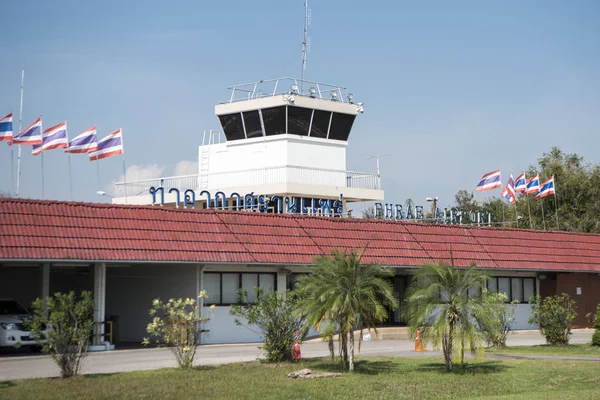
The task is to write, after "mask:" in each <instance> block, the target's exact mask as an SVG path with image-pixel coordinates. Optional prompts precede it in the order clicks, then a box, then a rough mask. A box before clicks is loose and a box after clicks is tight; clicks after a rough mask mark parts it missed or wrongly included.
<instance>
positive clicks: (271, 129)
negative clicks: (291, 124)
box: [261, 106, 285, 136]
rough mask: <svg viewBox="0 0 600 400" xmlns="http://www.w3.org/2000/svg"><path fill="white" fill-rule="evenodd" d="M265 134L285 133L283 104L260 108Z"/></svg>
mask: <svg viewBox="0 0 600 400" xmlns="http://www.w3.org/2000/svg"><path fill="white" fill-rule="evenodd" d="M261 112H262V116H263V122H264V124H265V133H266V134H267V136H272V135H281V134H283V133H285V106H282V107H273V108H264V109H262V110H261Z"/></svg>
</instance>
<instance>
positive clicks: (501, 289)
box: [487, 277, 535, 303]
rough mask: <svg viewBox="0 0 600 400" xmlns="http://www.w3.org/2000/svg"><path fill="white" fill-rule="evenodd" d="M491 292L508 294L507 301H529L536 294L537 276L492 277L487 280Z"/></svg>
mask: <svg viewBox="0 0 600 400" xmlns="http://www.w3.org/2000/svg"><path fill="white" fill-rule="evenodd" d="M487 290H488V291H489V292H490V293H504V294H506V302H507V303H508V302H511V301H513V300H518V301H519V303H529V299H530V298H531V297H533V296H535V278H509V277H492V278H491V279H490V280H489V281H488V282H487Z"/></svg>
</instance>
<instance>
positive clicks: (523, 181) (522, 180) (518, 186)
mask: <svg viewBox="0 0 600 400" xmlns="http://www.w3.org/2000/svg"><path fill="white" fill-rule="evenodd" d="M526 190H527V178H526V177H525V173H522V174H521V175H519V176H517V179H516V180H515V192H516V193H523V192H525V191H526Z"/></svg>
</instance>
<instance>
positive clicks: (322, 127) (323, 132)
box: [310, 110, 331, 138]
mask: <svg viewBox="0 0 600 400" xmlns="http://www.w3.org/2000/svg"><path fill="white" fill-rule="evenodd" d="M330 118H331V113H330V112H329V111H321V110H315V114H314V115H313V120H312V126H311V128H310V136H311V137H318V138H326V137H327V131H328V129H329V120H330Z"/></svg>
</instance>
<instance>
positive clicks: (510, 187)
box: [500, 174, 517, 204]
mask: <svg viewBox="0 0 600 400" xmlns="http://www.w3.org/2000/svg"><path fill="white" fill-rule="evenodd" d="M500 195H501V196H502V197H504V198H505V199H506V200H508V201H510V202H511V204H515V203H516V202H517V198H516V196H515V183H514V181H513V175H512V174H510V178H508V182H506V186H505V187H504V189H502V191H501V192H500Z"/></svg>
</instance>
